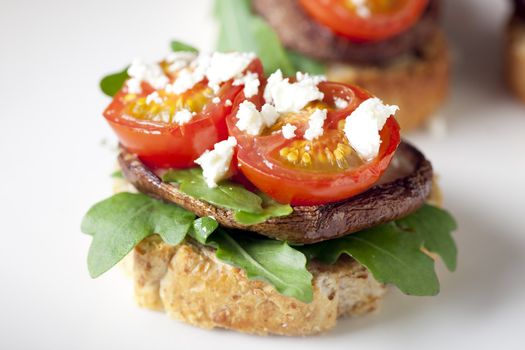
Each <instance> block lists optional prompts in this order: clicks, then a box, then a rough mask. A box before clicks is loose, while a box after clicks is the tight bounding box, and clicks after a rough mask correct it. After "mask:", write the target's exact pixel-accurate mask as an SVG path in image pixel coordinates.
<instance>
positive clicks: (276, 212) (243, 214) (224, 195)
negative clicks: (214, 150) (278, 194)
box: [162, 168, 293, 225]
mask: <svg viewBox="0 0 525 350" xmlns="http://www.w3.org/2000/svg"><path fill="white" fill-rule="evenodd" d="M162 180H163V181H166V182H176V183H178V184H179V190H180V191H181V192H184V193H186V194H187V195H189V196H192V197H193V198H197V199H200V200H203V201H206V202H208V203H210V204H213V205H215V206H217V207H222V208H227V209H232V210H234V211H235V212H236V213H235V215H234V219H235V220H236V221H237V222H238V223H240V224H243V225H254V224H258V223H261V222H264V221H266V220H268V219H269V218H271V217H279V216H287V215H290V214H291V213H292V212H293V209H292V207H291V206H290V205H289V204H280V203H277V202H276V201H274V200H273V199H271V198H270V197H268V196H266V195H265V194H263V193H253V192H250V191H248V190H247V189H246V188H244V187H243V186H242V185H240V184H236V183H233V182H229V181H223V182H221V183H220V184H218V186H217V187H215V188H209V187H208V185H207V184H206V182H205V181H204V178H203V177H202V171H201V170H200V169H199V168H192V169H185V170H175V169H171V170H168V171H167V172H166V173H165V174H164V175H163V176H162Z"/></svg>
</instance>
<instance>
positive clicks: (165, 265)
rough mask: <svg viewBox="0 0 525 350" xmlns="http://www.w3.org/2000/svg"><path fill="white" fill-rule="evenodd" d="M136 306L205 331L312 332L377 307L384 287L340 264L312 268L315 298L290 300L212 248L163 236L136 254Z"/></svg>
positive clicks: (351, 263)
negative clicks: (221, 258)
mask: <svg viewBox="0 0 525 350" xmlns="http://www.w3.org/2000/svg"><path fill="white" fill-rule="evenodd" d="M132 256H133V267H132V268H133V277H134V283H135V297H136V300H137V303H138V304H139V305H140V306H142V307H146V308H150V309H153V310H164V311H165V312H166V313H167V314H168V315H169V316H170V317H172V318H174V319H178V320H181V321H184V322H187V323H190V324H192V325H195V326H199V327H202V328H215V327H218V328H227V329H233V330H236V331H239V332H244V333H252V334H259V335H265V334H280V335H289V336H298V335H311V334H316V333H320V332H324V331H327V330H329V329H331V328H333V327H334V326H335V324H336V321H337V318H338V317H341V316H359V315H363V314H366V313H368V312H371V311H373V310H375V309H377V307H378V305H379V302H380V300H381V299H382V297H383V295H384V294H385V291H386V289H385V287H384V286H383V285H382V284H380V283H378V282H377V281H376V280H375V279H373V278H372V276H371V275H370V273H369V272H368V271H367V270H366V269H365V268H364V267H363V266H361V265H360V264H359V263H357V262H356V261H355V260H353V259H350V258H348V257H344V258H341V259H339V261H338V262H337V263H335V264H334V265H325V264H319V263H311V264H310V265H309V266H308V270H309V271H310V272H311V273H312V274H313V276H314V280H313V286H314V299H313V302H311V303H309V304H305V303H303V302H300V301H298V300H296V299H294V298H290V297H286V296H284V295H282V294H280V293H279V292H277V291H276V290H275V289H274V288H273V287H272V286H270V285H269V284H267V283H265V282H262V281H253V280H249V279H248V278H247V277H246V274H245V272H244V271H243V270H241V269H238V268H236V267H233V266H230V265H227V264H225V263H222V262H220V261H218V260H217V259H216V258H215V254H214V251H213V250H212V249H210V248H207V247H204V246H202V245H199V244H194V243H192V242H191V241H186V242H184V243H183V244H180V245H178V246H169V245H167V244H165V243H164V242H163V241H162V240H161V239H160V238H159V237H158V236H152V237H149V238H147V239H145V240H144V241H143V242H141V243H140V244H139V245H138V246H137V247H136V248H135V249H134V251H133V252H132Z"/></svg>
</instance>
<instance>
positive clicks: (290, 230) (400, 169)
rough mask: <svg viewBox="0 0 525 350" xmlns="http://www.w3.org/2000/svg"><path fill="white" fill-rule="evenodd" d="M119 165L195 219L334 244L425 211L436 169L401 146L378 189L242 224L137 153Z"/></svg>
mask: <svg viewBox="0 0 525 350" xmlns="http://www.w3.org/2000/svg"><path fill="white" fill-rule="evenodd" d="M119 162H120V166H121V167H122V171H123V173H124V175H125V177H126V178H127V179H128V180H129V181H130V182H131V183H132V184H133V185H134V186H135V187H136V188H137V189H138V190H139V191H141V192H143V193H145V194H148V195H150V196H152V197H156V198H159V199H162V200H164V201H167V202H172V203H175V204H178V205H180V206H181V207H183V208H185V209H187V210H190V211H192V212H193V213H195V214H196V215H197V216H200V217H202V216H213V217H214V218H215V219H216V220H217V221H218V222H219V224H221V225H223V226H225V227H230V228H235V229H242V230H247V231H252V232H256V233H258V234H261V235H264V236H268V237H271V238H275V239H278V240H281V241H288V242H292V243H315V242H320V241H324V240H329V239H334V238H337V237H341V236H345V235H348V234H351V233H353V232H357V231H360V230H363V229H366V228H370V227H374V226H377V225H379V224H381V223H385V222H388V221H392V220H396V219H399V218H402V217H405V216H407V215H408V214H410V213H411V212H413V211H415V210H417V209H418V208H419V207H421V206H422V205H423V204H424V203H425V201H426V199H427V197H428V195H429V193H430V189H431V184H432V176H433V174H432V166H431V164H430V162H429V161H428V160H427V159H425V157H424V156H423V154H422V153H421V152H419V151H418V150H417V149H416V148H415V147H413V146H412V145H410V144H408V143H406V142H402V143H401V144H400V146H399V148H398V150H397V152H396V154H395V156H394V158H393V160H392V162H391V164H390V166H389V168H388V169H387V171H386V172H385V174H384V175H383V177H382V178H381V180H380V181H379V182H378V184H377V185H375V186H374V187H372V188H370V189H369V190H367V191H366V192H363V193H361V194H359V195H357V196H354V197H351V198H349V199H347V200H344V201H340V202H335V203H329V204H324V205H318V206H296V207H294V208H293V209H294V211H293V213H292V214H290V215H289V216H285V217H278V218H271V219H269V220H267V221H265V222H263V223H260V224H255V225H241V224H239V223H238V222H236V221H235V219H234V214H235V213H234V211H232V210H229V209H224V208H218V207H215V206H213V205H212V204H209V203H207V202H204V201H202V200H199V199H195V198H193V197H190V196H188V195H187V194H184V193H182V192H181V191H179V190H178V188H177V186H176V185H174V184H170V183H166V182H163V181H162V180H161V179H160V178H159V177H158V176H157V175H155V173H154V172H153V171H151V170H150V169H149V168H148V167H146V166H145V165H144V164H143V163H142V162H141V161H140V160H139V159H138V157H137V156H136V155H135V154H132V153H130V152H128V151H126V150H125V149H122V151H121V153H120V155H119Z"/></svg>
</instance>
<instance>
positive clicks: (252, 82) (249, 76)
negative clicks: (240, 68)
mask: <svg viewBox="0 0 525 350" xmlns="http://www.w3.org/2000/svg"><path fill="white" fill-rule="evenodd" d="M239 85H244V90H243V92H244V96H245V97H247V98H250V97H252V96H255V95H257V94H258V93H259V85H261V82H260V81H259V75H257V73H252V72H247V73H246V74H245V75H243V76H242V77H240V78H237V79H235V80H234V81H233V86H239Z"/></svg>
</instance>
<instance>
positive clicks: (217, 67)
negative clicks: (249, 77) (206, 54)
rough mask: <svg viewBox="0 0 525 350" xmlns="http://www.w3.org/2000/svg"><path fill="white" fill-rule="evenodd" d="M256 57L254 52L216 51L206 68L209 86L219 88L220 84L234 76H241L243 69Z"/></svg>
mask: <svg viewBox="0 0 525 350" xmlns="http://www.w3.org/2000/svg"><path fill="white" fill-rule="evenodd" d="M254 58H255V54H254V53H244V52H230V53H221V52H214V53H213V54H212V56H211V58H210V60H209V65H208V67H207V69H206V78H208V82H209V84H208V85H209V86H210V87H211V88H212V89H214V90H218V87H219V84H220V83H223V82H225V81H228V80H230V79H233V78H240V77H241V74H242V73H243V71H244V70H245V69H246V68H247V67H248V65H249V64H250V62H251V61H252V60H253V59H254Z"/></svg>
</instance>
